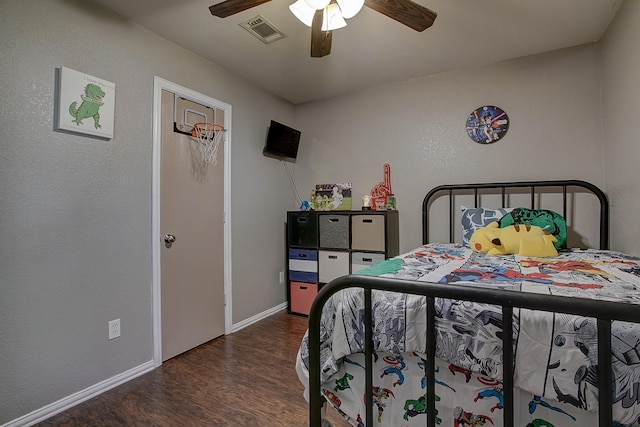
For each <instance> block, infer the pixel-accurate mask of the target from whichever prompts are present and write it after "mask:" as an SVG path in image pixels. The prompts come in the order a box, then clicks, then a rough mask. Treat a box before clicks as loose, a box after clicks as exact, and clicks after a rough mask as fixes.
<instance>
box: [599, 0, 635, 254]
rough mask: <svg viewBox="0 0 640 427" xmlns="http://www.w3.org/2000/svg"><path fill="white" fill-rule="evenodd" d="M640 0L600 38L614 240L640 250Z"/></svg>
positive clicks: (620, 246) (627, 5) (624, 8)
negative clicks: (639, 139) (639, 131)
mask: <svg viewBox="0 0 640 427" xmlns="http://www.w3.org/2000/svg"><path fill="white" fill-rule="evenodd" d="M638 22H640V1H637V0H627V1H625V2H624V4H623V5H622V7H621V8H620V10H619V11H618V14H617V15H616V18H615V19H614V21H613V23H612V24H611V26H610V27H609V29H608V30H607V33H606V34H605V37H604V38H603V39H602V41H601V43H600V50H601V55H600V58H601V64H602V109H603V112H604V114H603V123H604V137H603V141H604V159H605V171H606V179H607V183H606V187H607V193H608V195H609V200H610V201H611V246H612V248H613V249H617V250H620V251H624V252H628V253H632V254H634V255H639V256H640V239H638V237H639V236H640V222H639V221H638V218H637V217H636V215H635V213H636V212H640V168H639V167H638V165H640V143H639V142H638V112H640V84H638V79H639V78H640V26H638Z"/></svg>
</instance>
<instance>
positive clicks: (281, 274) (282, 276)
mask: <svg viewBox="0 0 640 427" xmlns="http://www.w3.org/2000/svg"><path fill="white" fill-rule="evenodd" d="M280 284H281V285H284V271H281V272H280Z"/></svg>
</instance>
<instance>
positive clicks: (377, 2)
mask: <svg viewBox="0 0 640 427" xmlns="http://www.w3.org/2000/svg"><path fill="white" fill-rule="evenodd" d="M364 4H365V5H367V6H368V7H370V8H371V9H373V10H375V11H376V12H380V13H382V14H383V15H387V16H388V17H389V18H391V19H393V20H396V21H398V22H399V23H401V24H404V25H406V26H407V27H409V28H412V29H414V30H416V31H424V30H426V29H427V28H429V27H430V26H432V25H433V22H434V21H435V20H436V16H438V14H437V13H435V12H434V11H432V10H430V9H427V8H426V7H424V6H421V5H419V4H417V3H414V2H412V1H411V0H365V2H364Z"/></svg>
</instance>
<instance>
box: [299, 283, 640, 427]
mask: <svg viewBox="0 0 640 427" xmlns="http://www.w3.org/2000/svg"><path fill="white" fill-rule="evenodd" d="M346 288H362V289H363V292H364V296H365V317H364V318H365V319H369V320H370V319H371V318H372V317H371V293H372V291H373V290H382V291H390V292H404V293H410V294H416V295H423V296H425V297H426V304H427V310H426V312H427V319H426V320H427V363H426V364H425V365H426V366H425V375H426V377H427V390H426V393H425V396H426V402H427V421H426V426H427V427H435V425H436V424H435V422H436V412H435V410H434V409H435V347H436V346H435V344H436V339H435V298H436V297H438V298H449V299H456V300H464V301H474V302H482V303H488V304H493V305H496V306H501V307H502V316H503V377H504V379H503V385H504V412H503V414H504V415H503V416H504V426H505V427H515V425H514V399H513V369H514V364H513V324H512V322H510V321H508V319H513V317H512V314H513V308H526V309H532V310H541V311H549V312H558V313H566V314H573V315H578V316H585V317H591V318H595V319H597V325H598V392H599V426H600V427H609V426H611V425H613V422H612V417H613V414H612V396H613V390H612V373H611V322H612V321H613V320H621V321H628V322H635V323H640V310H639V309H638V306H637V305H632V304H625V303H618V302H610V301H599V300H592V299H585V298H568V297H560V296H554V295H542V294H532V293H527V292H519V291H508V290H501V291H496V290H491V289H486V288H476V287H472V286H462V285H460V286H451V285H442V284H435V283H422V282H412V281H409V280H397V279H388V278H380V277H370V276H359V275H351V276H344V277H340V278H338V279H336V280H334V281H332V282H331V283H329V284H327V285H325V286H324V287H323V288H322V289H321V290H320V292H319V293H318V295H317V296H316V298H315V300H314V302H313V305H312V307H311V311H310V314H309V354H310V357H309V391H310V396H309V397H310V401H309V403H310V407H309V416H310V426H311V427H320V426H321V423H322V420H321V408H322V404H323V401H324V398H323V397H322V395H321V384H320V319H321V315H322V307H323V306H324V304H325V302H326V301H327V300H328V299H329V297H330V296H331V295H333V294H335V293H336V292H338V291H340V290H342V289H346ZM371 328H372V327H371V321H368V322H366V325H365V340H366V341H365V360H366V365H365V368H366V375H367V376H366V382H365V384H366V408H367V409H366V418H365V426H371V425H373V423H372V420H373V419H374V418H373V396H372V390H373V387H372V385H373V369H372V368H373V362H372V354H373V344H372V329H371Z"/></svg>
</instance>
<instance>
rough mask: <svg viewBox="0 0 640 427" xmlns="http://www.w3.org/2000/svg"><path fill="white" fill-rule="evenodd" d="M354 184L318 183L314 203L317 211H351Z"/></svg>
mask: <svg viewBox="0 0 640 427" xmlns="http://www.w3.org/2000/svg"><path fill="white" fill-rule="evenodd" d="M351 193H352V186H351V183H350V182H347V183H340V184H316V187H315V194H314V200H313V204H314V207H315V210H317V211H350V210H351Z"/></svg>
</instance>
